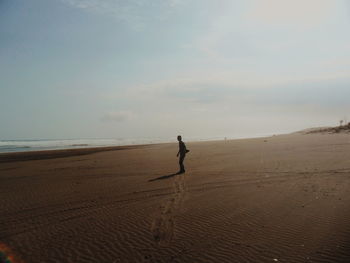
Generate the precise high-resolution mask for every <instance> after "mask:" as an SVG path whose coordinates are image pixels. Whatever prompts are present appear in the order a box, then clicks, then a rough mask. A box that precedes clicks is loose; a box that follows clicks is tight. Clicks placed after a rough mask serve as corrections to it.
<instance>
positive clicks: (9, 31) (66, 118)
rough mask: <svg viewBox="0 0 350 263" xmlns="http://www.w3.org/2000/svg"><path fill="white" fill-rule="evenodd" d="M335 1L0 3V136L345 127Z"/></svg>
mask: <svg viewBox="0 0 350 263" xmlns="http://www.w3.org/2000/svg"><path fill="white" fill-rule="evenodd" d="M349 30H350V1H348V0H129V1H128V0H30V1H28V0H0V105H1V106H0V107H1V108H0V109H1V111H0V123H1V128H0V139H40V138H46V139H50V138H51V139H53V138H57V139H58V138H138V137H153V138H159V137H160V138H169V137H175V136H176V135H177V134H183V136H184V138H186V137H187V138H194V137H197V138H201V137H202V138H207V137H219V136H227V137H242V136H257V135H262V134H274V133H281V132H289V131H295V130H299V129H304V128H308V127H314V126H326V125H336V124H338V123H339V120H340V119H342V118H347V120H348V121H350V33H349V32H350V31H349Z"/></svg>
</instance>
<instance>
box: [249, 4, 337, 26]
mask: <svg viewBox="0 0 350 263" xmlns="http://www.w3.org/2000/svg"><path fill="white" fill-rule="evenodd" d="M336 2H337V1H334V0H307V1H305V0H285V1H281V0H265V1H260V0H258V1H254V2H253V5H252V8H251V9H250V10H249V11H248V12H247V14H246V19H247V20H250V21H254V22H257V23H259V24H261V23H264V24H267V25H274V26H286V25H287V26H289V25H292V26H295V25H296V26H301V27H314V26H317V25H320V24H323V23H324V22H325V21H327V20H328V19H330V18H331V17H332V13H333V11H334V8H335V6H336Z"/></svg>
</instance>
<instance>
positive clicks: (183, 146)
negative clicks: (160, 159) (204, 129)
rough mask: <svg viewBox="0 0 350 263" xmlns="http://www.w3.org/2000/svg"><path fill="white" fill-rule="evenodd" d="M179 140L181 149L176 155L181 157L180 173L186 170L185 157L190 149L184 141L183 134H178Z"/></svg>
mask: <svg viewBox="0 0 350 263" xmlns="http://www.w3.org/2000/svg"><path fill="white" fill-rule="evenodd" d="M177 140H178V141H179V151H178V153H177V155H176V156H177V157H179V155H180V158H179V165H180V171H179V172H178V174H182V173H184V172H185V166H184V159H185V157H186V153H188V152H189V150H187V149H186V145H185V143H184V142H183V141H182V137H181V135H179V136H177Z"/></svg>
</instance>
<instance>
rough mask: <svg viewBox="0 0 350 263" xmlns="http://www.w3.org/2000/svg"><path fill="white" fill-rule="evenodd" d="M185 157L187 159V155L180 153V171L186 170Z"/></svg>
mask: <svg viewBox="0 0 350 263" xmlns="http://www.w3.org/2000/svg"><path fill="white" fill-rule="evenodd" d="M184 159H185V155H180V158H179V164H180V173H184V172H185V166H184Z"/></svg>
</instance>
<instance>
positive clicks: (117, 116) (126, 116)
mask: <svg viewBox="0 0 350 263" xmlns="http://www.w3.org/2000/svg"><path fill="white" fill-rule="evenodd" d="M133 115H134V114H133V113H132V112H131V111H114V112H107V113H105V114H104V115H103V116H102V118H101V120H102V121H107V122H124V121H128V120H130V119H131V118H132V117H133Z"/></svg>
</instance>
